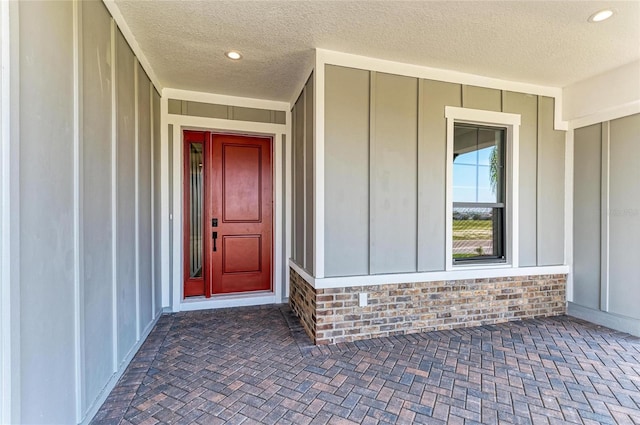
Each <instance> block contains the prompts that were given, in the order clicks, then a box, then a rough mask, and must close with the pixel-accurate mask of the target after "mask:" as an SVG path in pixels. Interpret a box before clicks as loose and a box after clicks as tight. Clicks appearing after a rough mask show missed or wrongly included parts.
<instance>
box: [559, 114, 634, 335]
mask: <svg viewBox="0 0 640 425" xmlns="http://www.w3.org/2000/svg"><path fill="white" fill-rule="evenodd" d="M639 134H640V114H635V115H631V116H627V117H624V118H619V119H616V120H613V121H605V122H603V123H600V124H595V125H591V126H588V127H583V128H580V129H577V130H575V133H574V205H573V220H574V221H573V224H574V235H573V270H574V275H573V303H570V305H569V308H570V310H569V313H570V314H574V315H576V316H578V317H581V318H584V319H587V320H590V321H593V322H594V323H598V324H602V325H605V326H610V327H614V328H616V329H619V330H622V331H625V332H631V333H633V334H635V335H639V334H638V329H640V310H638V299H640V278H639V277H638V273H637V269H638V266H637V263H638V258H640V242H639V241H640V169H639V168H638V158H639V157H640V144H638V135H639Z"/></svg>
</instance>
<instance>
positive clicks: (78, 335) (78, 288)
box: [73, 0, 84, 423]
mask: <svg viewBox="0 0 640 425" xmlns="http://www.w3.org/2000/svg"><path fill="white" fill-rule="evenodd" d="M81 13H82V3H81V2H79V1H77V0H76V1H74V2H73V305H74V312H73V313H74V314H73V319H74V357H75V365H74V372H75V408H76V411H75V415H76V422H77V423H80V422H81V421H82V415H83V411H82V404H83V394H84V388H83V385H84V381H83V377H82V369H83V367H82V366H83V363H84V353H83V347H84V343H83V339H84V338H83V334H84V332H83V327H84V311H83V310H84V309H83V305H82V303H81V299H82V298H83V296H82V295H83V288H82V285H81V284H80V281H81V279H82V276H83V274H84V273H83V269H84V267H83V256H84V254H83V251H84V248H83V241H82V238H83V235H82V222H83V216H82V181H83V166H82V128H81V127H82V124H81V123H82V85H81V80H82V69H81V63H82V58H81V55H82V37H81V36H80V31H81V30H82V28H81V25H82V24H81Z"/></svg>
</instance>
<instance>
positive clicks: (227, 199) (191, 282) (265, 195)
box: [184, 131, 273, 297]
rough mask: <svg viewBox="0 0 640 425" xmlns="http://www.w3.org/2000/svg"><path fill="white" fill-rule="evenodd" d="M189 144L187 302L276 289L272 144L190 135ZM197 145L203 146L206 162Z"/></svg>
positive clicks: (242, 138)
mask: <svg viewBox="0 0 640 425" xmlns="http://www.w3.org/2000/svg"><path fill="white" fill-rule="evenodd" d="M184 140H185V158H186V159H185V215H184V216H185V285H184V289H185V291H184V293H185V297H188V296H197V295H204V296H206V297H209V296H211V294H214V295H215V294H226V293H234V292H247V291H267V290H271V258H272V255H271V253H272V239H273V238H272V209H273V185H272V177H271V176H272V169H271V139H270V138H265V137H250V136H238V135H227V134H210V133H208V132H193V131H185V137H184ZM193 140H196V141H199V140H202V141H203V145H202V162H201V163H199V162H198V158H199V157H198V148H199V145H196V146H195V147H194V143H193ZM196 143H197V142H196ZM200 164H201V165H200ZM199 169H201V170H202V173H201V174H198V172H199ZM194 176H195V178H194ZM200 186H202V188H203V190H202V194H201V195H200V192H198V190H199V187H200ZM199 197H200V198H199ZM198 210H201V218H200V217H199V216H198V213H197V212H198ZM187 221H190V223H187ZM193 221H200V223H196V224H194V223H193ZM198 226H200V227H198ZM199 230H201V234H202V243H199V242H198V240H199V239H198V231H199ZM200 249H201V251H199V250H200ZM200 252H201V259H202V261H201V262H202V266H201V269H202V272H201V274H202V278H201V279H199V278H198V267H199V261H198V260H199V255H200ZM194 276H195V277H194Z"/></svg>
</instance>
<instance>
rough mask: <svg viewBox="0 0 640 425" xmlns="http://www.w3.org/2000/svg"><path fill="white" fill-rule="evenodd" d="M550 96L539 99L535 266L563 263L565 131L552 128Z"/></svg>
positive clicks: (552, 113)
mask: <svg viewBox="0 0 640 425" xmlns="http://www.w3.org/2000/svg"><path fill="white" fill-rule="evenodd" d="M553 108H554V105H553V99H552V98H549V97H544V96H541V97H539V98H538V204H537V205H538V209H537V215H538V218H537V223H538V225H537V228H538V229H537V230H538V265H539V266H550V265H557V264H563V263H564V155H565V132H564V131H556V130H554V129H553V116H554V111H553Z"/></svg>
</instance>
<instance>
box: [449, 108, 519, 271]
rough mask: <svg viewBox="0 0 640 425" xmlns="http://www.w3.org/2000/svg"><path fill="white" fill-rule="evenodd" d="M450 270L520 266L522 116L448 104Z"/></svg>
mask: <svg viewBox="0 0 640 425" xmlns="http://www.w3.org/2000/svg"><path fill="white" fill-rule="evenodd" d="M445 117H446V119H447V190H446V194H447V204H446V207H447V208H446V214H447V221H446V226H447V228H446V238H447V239H446V243H447V246H446V251H447V259H448V260H447V270H453V269H454V268H457V267H474V266H475V267H505V266H507V267H508V266H511V267H517V266H518V259H517V257H518V255H517V253H518V250H517V244H518V243H517V241H518V234H517V230H518V229H517V228H518V226H517V223H518V219H517V214H518V191H517V184H516V183H517V180H518V169H517V164H518V142H519V134H520V131H519V130H520V115H517V114H510V113H504V112H493V111H483V110H477V109H466V108H457V107H450V106H447V107H446V108H445Z"/></svg>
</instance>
